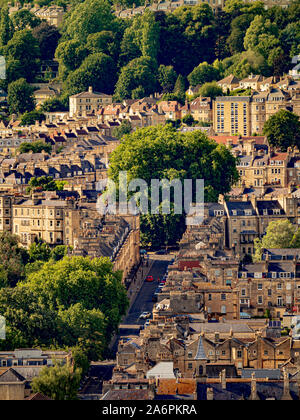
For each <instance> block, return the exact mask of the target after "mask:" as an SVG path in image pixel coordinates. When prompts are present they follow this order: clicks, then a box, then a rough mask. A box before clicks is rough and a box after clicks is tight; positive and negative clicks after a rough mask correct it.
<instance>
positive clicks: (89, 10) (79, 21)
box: [64, 0, 116, 42]
mask: <svg viewBox="0 0 300 420" xmlns="http://www.w3.org/2000/svg"><path fill="white" fill-rule="evenodd" d="M115 20H116V18H115V17H114V15H113V14H112V10H111V5H110V4H109V2H108V1H106V0H86V1H85V2H83V3H79V4H78V5H77V6H76V7H75V8H74V9H73V11H71V13H70V15H69V16H68V17H67V19H66V21H65V24H64V29H65V33H66V35H67V36H68V37H69V38H70V39H74V40H76V39H78V40H80V41H81V42H86V40H87V37H88V36H89V35H90V34H93V33H97V32H101V31H105V30H111V28H112V26H113V25H114V22H115Z"/></svg>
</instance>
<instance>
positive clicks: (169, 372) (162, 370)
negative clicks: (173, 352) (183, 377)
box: [146, 362, 175, 379]
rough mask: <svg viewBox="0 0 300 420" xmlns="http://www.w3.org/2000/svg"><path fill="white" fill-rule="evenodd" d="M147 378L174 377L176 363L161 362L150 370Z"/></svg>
mask: <svg viewBox="0 0 300 420" xmlns="http://www.w3.org/2000/svg"><path fill="white" fill-rule="evenodd" d="M146 376H147V378H165V379H174V378H175V375H174V365H173V362H159V363H157V365H155V366H154V368H152V369H150V370H148V372H147V375H146Z"/></svg>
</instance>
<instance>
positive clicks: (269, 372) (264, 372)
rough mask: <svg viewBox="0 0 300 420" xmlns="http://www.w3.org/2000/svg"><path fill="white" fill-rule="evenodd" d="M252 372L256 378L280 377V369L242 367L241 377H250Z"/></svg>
mask: <svg viewBox="0 0 300 420" xmlns="http://www.w3.org/2000/svg"><path fill="white" fill-rule="evenodd" d="M253 373H254V375H255V378H256V379H266V378H268V379H280V378H281V371H280V369H242V372H241V377H242V378H248V379H251V377H252V374H253Z"/></svg>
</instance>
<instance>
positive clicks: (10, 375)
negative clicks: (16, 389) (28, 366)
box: [0, 368, 25, 383]
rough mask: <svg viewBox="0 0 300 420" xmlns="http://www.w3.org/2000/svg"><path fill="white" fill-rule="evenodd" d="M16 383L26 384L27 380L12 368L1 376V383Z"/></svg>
mask: <svg viewBox="0 0 300 420" xmlns="http://www.w3.org/2000/svg"><path fill="white" fill-rule="evenodd" d="M7 382H9V383H16V382H19V383H20V382H25V378H24V377H23V376H22V375H20V374H19V373H18V372H16V371H15V370H14V369H12V368H10V369H8V370H7V371H6V372H4V373H2V374H1V375H0V383H7Z"/></svg>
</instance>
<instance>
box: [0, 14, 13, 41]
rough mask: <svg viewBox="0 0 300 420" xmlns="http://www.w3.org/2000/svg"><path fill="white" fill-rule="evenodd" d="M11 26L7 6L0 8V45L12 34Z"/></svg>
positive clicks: (8, 39)
mask: <svg viewBox="0 0 300 420" xmlns="http://www.w3.org/2000/svg"><path fill="white" fill-rule="evenodd" d="M13 32H14V29H13V26H12V22H11V19H10V17H9V13H8V8H3V9H1V12H0V46H1V47H3V46H5V45H6V44H7V43H8V41H10V39H11V38H12V36H13Z"/></svg>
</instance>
